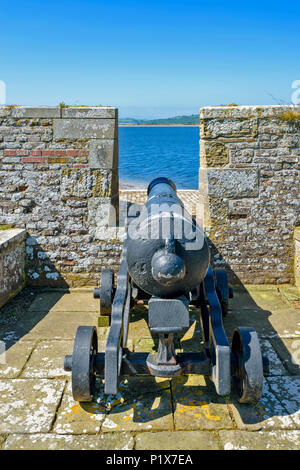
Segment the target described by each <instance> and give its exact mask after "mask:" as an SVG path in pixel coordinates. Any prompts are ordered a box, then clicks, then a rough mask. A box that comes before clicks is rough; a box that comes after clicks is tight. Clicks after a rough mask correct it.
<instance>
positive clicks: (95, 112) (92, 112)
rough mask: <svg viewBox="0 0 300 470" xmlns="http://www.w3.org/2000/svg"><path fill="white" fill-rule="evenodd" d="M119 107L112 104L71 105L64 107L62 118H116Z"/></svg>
mask: <svg viewBox="0 0 300 470" xmlns="http://www.w3.org/2000/svg"><path fill="white" fill-rule="evenodd" d="M117 117H118V110H117V108H113V107H110V106H70V107H66V108H62V118H68V119H80V118H84V119H99V118H101V119H115V118H117Z"/></svg>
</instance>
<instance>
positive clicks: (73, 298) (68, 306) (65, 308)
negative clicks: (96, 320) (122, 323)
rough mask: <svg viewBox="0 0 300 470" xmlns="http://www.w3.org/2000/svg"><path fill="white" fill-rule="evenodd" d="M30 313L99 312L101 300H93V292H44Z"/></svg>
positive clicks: (32, 306)
mask: <svg viewBox="0 0 300 470" xmlns="http://www.w3.org/2000/svg"><path fill="white" fill-rule="evenodd" d="M29 311H30V312H33V311H47V312H50V311H53V312H97V313H98V314H99V299H94V298H93V293H92V291H84V292H78V291H77V292H74V293H73V292H71V293H70V292H53V293H52V292H48V291H47V292H43V293H41V294H39V295H38V296H37V298H36V299H35V300H34V301H33V302H32V304H31V306H30V307H29Z"/></svg>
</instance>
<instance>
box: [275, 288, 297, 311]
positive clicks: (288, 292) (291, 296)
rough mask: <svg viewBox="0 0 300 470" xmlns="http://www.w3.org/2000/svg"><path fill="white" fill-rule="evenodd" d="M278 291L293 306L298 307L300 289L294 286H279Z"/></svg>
mask: <svg viewBox="0 0 300 470" xmlns="http://www.w3.org/2000/svg"><path fill="white" fill-rule="evenodd" d="M279 290H280V293H281V294H282V296H283V298H284V299H285V300H286V301H287V302H288V303H289V304H290V305H291V306H292V307H293V308H297V309H299V308H300V290H299V289H298V287H295V286H290V285H288V286H280V287H279Z"/></svg>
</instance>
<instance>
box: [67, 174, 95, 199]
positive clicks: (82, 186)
mask: <svg viewBox="0 0 300 470" xmlns="http://www.w3.org/2000/svg"><path fill="white" fill-rule="evenodd" d="M90 194H91V182H90V178H89V170H88V169H87V168H76V169H75V168H63V169H62V170H61V197H62V198H63V199H65V198H69V197H70V196H74V197H80V198H85V197H89V195H90Z"/></svg>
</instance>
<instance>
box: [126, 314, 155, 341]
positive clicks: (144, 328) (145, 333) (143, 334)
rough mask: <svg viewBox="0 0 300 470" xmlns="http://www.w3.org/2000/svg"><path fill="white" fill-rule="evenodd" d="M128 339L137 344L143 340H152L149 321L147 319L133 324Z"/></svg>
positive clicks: (130, 326) (130, 325)
mask: <svg viewBox="0 0 300 470" xmlns="http://www.w3.org/2000/svg"><path fill="white" fill-rule="evenodd" d="M128 338H130V339H132V340H133V342H137V340H140V339H141V338H151V333H150V331H149V327H148V324H147V321H146V320H145V319H140V320H137V321H133V322H131V323H130V324H129V329H128Z"/></svg>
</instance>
